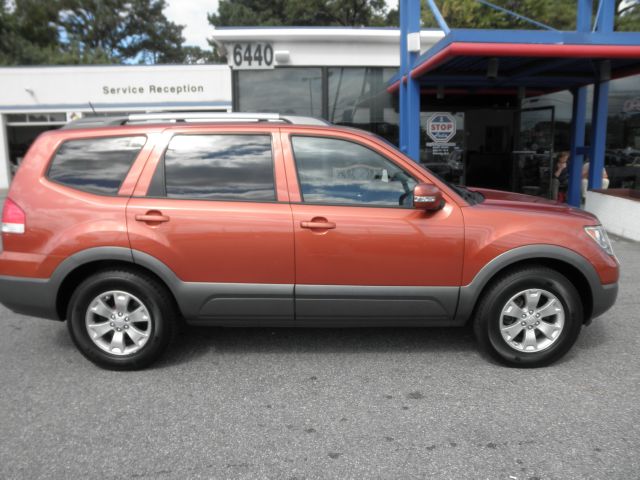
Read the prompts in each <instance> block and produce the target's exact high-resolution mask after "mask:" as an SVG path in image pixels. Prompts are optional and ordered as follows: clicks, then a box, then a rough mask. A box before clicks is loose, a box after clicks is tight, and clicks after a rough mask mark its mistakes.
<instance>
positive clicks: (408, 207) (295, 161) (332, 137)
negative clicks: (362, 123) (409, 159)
mask: <svg viewBox="0 0 640 480" xmlns="http://www.w3.org/2000/svg"><path fill="white" fill-rule="evenodd" d="M295 137H312V138H324V139H328V140H341V141H343V142H348V143H353V144H355V145H358V146H360V147H362V148H366V149H367V150H370V151H372V152H373V153H375V154H377V155H379V156H380V157H382V158H383V159H385V160H386V161H388V162H390V163H391V164H393V165H394V166H395V167H396V168H397V169H398V170H400V171H401V172H403V173H404V174H405V175H407V176H408V177H409V178H411V179H412V180H413V181H414V182H415V184H416V185H418V184H420V183H422V182H421V181H420V179H418V178H416V176H415V175H413V174H412V173H409V172H407V170H406V169H405V168H403V167H401V166H400V165H398V163H397V162H394V161H393V160H392V159H391V158H389V157H388V156H387V155H384V154H382V153H381V152H380V151H378V150H376V149H374V148H372V147H369V146H368V145H364V144H362V143H360V142H358V141H355V140H352V139H349V138H345V137H341V136H336V135H322V134H316V133H304V134H302V133H289V135H288V138H289V145H290V149H291V157H292V159H293V164H294V167H295V174H296V181H297V182H298V190H299V193H300V201H299V202H291V203H292V204H295V205H315V206H327V207H358V208H393V209H397V210H400V209H401V210H413V209H414V207H413V198H412V199H411V203H410V204H409V205H379V204H375V205H372V204H361V203H310V202H306V201H305V200H304V193H303V191H302V182H301V180H300V169H299V168H298V165H299V164H298V159H297V157H296V152H295V148H294V145H293V138H295Z"/></svg>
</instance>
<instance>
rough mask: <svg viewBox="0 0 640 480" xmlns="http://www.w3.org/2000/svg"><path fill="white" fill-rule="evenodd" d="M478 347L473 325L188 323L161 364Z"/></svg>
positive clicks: (162, 365) (435, 350)
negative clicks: (222, 357)
mask: <svg viewBox="0 0 640 480" xmlns="http://www.w3.org/2000/svg"><path fill="white" fill-rule="evenodd" d="M476 350H477V347H476V344H475V339H474V337H473V333H472V331H471V329H470V328H466V327H465V328H244V327H242V328H220V327H214V328H205V327H185V328H184V329H183V331H181V332H180V334H179V335H178V336H177V338H176V340H175V342H174V344H173V345H172V346H171V348H170V349H169V350H168V351H167V353H166V355H164V356H163V357H162V359H161V360H160V361H159V362H158V363H157V364H156V365H155V366H154V367H155V368H163V367H169V366H172V365H176V364H180V363H183V362H189V361H191V360H193V359H194V358H197V357H201V356H203V355H212V356H215V355H216V354H224V353H246V354H255V353H283V354H288V353H316V354H328V355H331V354H335V353H388V352H399V353H415V352H432V353H437V352H466V353H472V352H475V351H476Z"/></svg>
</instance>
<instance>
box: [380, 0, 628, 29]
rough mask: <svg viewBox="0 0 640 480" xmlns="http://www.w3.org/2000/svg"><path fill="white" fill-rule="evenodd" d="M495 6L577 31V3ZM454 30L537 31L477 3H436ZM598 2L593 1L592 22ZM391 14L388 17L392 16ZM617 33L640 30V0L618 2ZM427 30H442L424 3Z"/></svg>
mask: <svg viewBox="0 0 640 480" xmlns="http://www.w3.org/2000/svg"><path fill="white" fill-rule="evenodd" d="M491 2H492V3H494V4H496V5H498V6H500V7H503V8H506V9H508V10H511V11H513V12H515V13H518V14H520V15H524V16H525V17H529V18H531V19H533V20H536V21H538V22H540V23H543V24H545V25H548V26H550V27H553V28H556V29H558V30H575V28H576V15H577V9H578V5H577V1H576V0H562V1H558V0H491ZM436 3H437V4H438V8H439V9H440V12H441V13H442V16H443V17H444V18H445V20H446V22H447V24H448V25H449V27H451V28H500V29H514V28H522V29H531V28H536V27H535V26H534V25H532V24H531V23H529V22H525V21H524V20H519V19H517V18H516V17H514V16H512V15H508V14H506V13H504V12H499V11H498V10H495V9H493V8H491V7H488V6H486V5H483V4H481V3H480V2H478V1H477V0H436ZM598 3H599V0H594V2H593V20H595V15H596V12H597V8H598ZM391 13H392V12H390V14H389V15H391ZM616 13H617V15H616V30H618V31H623V30H626V31H640V0H616ZM422 23H423V27H424V28H439V27H438V24H437V22H436V21H435V18H434V17H433V15H432V14H431V10H430V9H429V8H428V7H427V6H426V4H425V3H424V2H423V8H422Z"/></svg>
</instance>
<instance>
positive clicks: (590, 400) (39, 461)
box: [0, 240, 640, 480]
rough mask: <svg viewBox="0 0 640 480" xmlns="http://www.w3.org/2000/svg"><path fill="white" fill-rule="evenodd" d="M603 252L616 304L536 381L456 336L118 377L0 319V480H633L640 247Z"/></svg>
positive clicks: (58, 340)
mask: <svg viewBox="0 0 640 480" xmlns="http://www.w3.org/2000/svg"><path fill="white" fill-rule="evenodd" d="M614 248H615V250H616V252H617V254H618V256H619V258H620V260H621V263H622V265H623V268H622V279H621V288H620V296H619V300H618V302H617V304H616V305H615V307H614V308H613V309H612V310H611V311H610V312H609V313H607V314H605V315H604V316H603V317H601V318H599V319H597V320H595V321H594V323H593V324H592V325H591V326H589V327H587V328H585V329H583V331H582V333H581V336H580V338H579V340H578V342H577V344H576V346H575V347H574V348H573V350H572V351H571V352H570V353H569V354H568V355H567V356H566V357H565V358H564V359H562V360H561V361H560V362H559V363H557V364H555V365H553V366H551V367H547V368H544V369H537V370H517V369H509V368H504V367H502V366H499V365H497V364H494V363H491V362H490V361H488V360H487V359H485V358H484V357H482V356H481V355H480V354H479V353H478V351H477V349H476V345H475V342H474V340H473V337H472V335H471V333H470V331H469V330H466V329H354V330H337V329H330V330H302V329H301V330H296V329H284V330H278V329H219V328H216V329H189V330H187V331H186V332H185V333H183V334H182V335H181V336H180V337H179V339H178V342H177V343H176V345H175V346H174V347H172V348H171V349H170V351H168V352H167V355H166V356H165V357H164V358H163V360H162V361H161V362H160V363H159V364H157V365H155V366H154V367H153V368H151V369H148V370H145V371H140V372H130V373H118V372H110V371H105V370H101V369H99V368H97V367H95V366H93V365H92V364H91V363H89V362H88V361H86V360H85V359H84V358H83V357H82V356H81V355H80V354H79V353H78V352H77V351H76V350H75V348H74V346H73V345H72V343H71V341H70V339H69V336H68V335H67V330H66V325H65V324H63V323H58V322H53V321H47V320H39V319H35V318H29V317H23V316H19V315H16V314H13V313H11V312H9V311H7V310H5V309H0V327H2V332H3V333H2V335H0V389H1V390H0V392H1V393H0V433H1V435H0V478H3V479H14V478H15V479H38V478H47V479H58V478H60V479H62V478H64V479H73V478H81V479H92V478H95V479H121V478H122V479H124V478H127V479H135V478H142V479H145V478H149V479H161V480H162V479H174V478H175V479H191V478H212V479H227V478H229V479H236V478H237V479H254V478H256V479H283V480H287V479H288V480H293V479H305V478H308V479H315V478H320V479H324V478H327V479H364V478H380V479H413V478H429V479H440V478H442V479H467V478H468V479H505V480H521V479H527V480H535V479H609V480H610V479H625V480H628V479H636V478H639V476H640V473H638V472H640V328H638V326H639V323H640V316H639V315H638V311H639V310H640V295H639V293H640V289H639V287H638V285H639V284H640V245H639V244H636V243H631V242H627V241H623V240H614Z"/></svg>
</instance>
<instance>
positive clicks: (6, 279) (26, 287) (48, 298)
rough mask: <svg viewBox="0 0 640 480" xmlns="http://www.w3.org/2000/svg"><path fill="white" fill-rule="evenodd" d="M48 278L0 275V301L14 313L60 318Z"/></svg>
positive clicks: (53, 288) (53, 291) (53, 290)
mask: <svg viewBox="0 0 640 480" xmlns="http://www.w3.org/2000/svg"><path fill="white" fill-rule="evenodd" d="M56 291H57V289H56V288H55V287H54V286H53V285H52V283H51V281H50V280H49V279H39V278H26V277H11V276H4V275H2V276H0V303H2V304H3V305H5V306H6V307H7V308H9V309H10V310H13V311H14V312H15V313H19V314H22V315H30V316H33V317H41V318H49V319H52V320H60V318H59V316H58V312H57V309H56Z"/></svg>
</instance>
